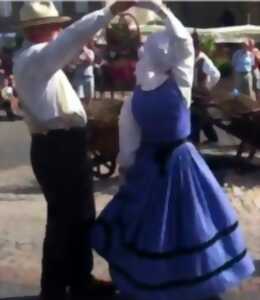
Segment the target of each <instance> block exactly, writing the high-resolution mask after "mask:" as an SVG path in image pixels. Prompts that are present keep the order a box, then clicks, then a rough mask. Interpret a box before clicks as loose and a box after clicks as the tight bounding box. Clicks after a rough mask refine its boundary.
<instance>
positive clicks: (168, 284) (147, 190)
mask: <svg viewBox="0 0 260 300" xmlns="http://www.w3.org/2000/svg"><path fill="white" fill-rule="evenodd" d="M138 4H139V5H141V7H142V8H144V7H145V8H149V9H151V10H153V11H154V12H155V13H157V14H158V15H159V16H160V17H161V18H162V20H163V22H164V24H165V29H164V30H162V31H160V32H156V33H153V34H152V35H150V36H148V38H147V40H146V42H145V43H144V46H143V52H142V51H140V52H139V60H138V62H137V65H136V87H135V89H134V92H133V95H132V96H130V98H129V99H128V100H127V101H125V102H124V104H123V107H122V110H121V114H120V118H119V145H120V152H119V163H120V168H121V170H124V177H125V180H124V183H123V184H122V185H121V186H120V188H119V191H118V192H117V193H116V195H115V196H114V197H113V199H112V200H111V201H110V202H109V203H108V205H107V206H106V207H105V208H104V210H103V211H102V212H101V214H100V215H99V217H98V219H97V222H96V225H95V226H94V228H93V234H92V235H93V245H94V249H96V251H97V252H98V253H99V254H100V255H101V256H103V257H104V258H105V259H106V260H107V261H108V264H109V268H110V273H111V276H112V279H113V281H114V283H115V284H116V286H117V287H118V289H119V291H120V292H121V294H122V299H135V300H150V299H160V300H162V299H163V300H198V299H200V300H206V299H207V300H209V299H211V300H212V299H217V297H216V296H217V295H219V294H222V293H223V292H224V291H225V290H228V289H231V288H234V287H236V286H238V285H239V284H240V283H241V282H242V281H243V280H245V279H246V278H248V277H250V276H251V274H252V273H253V271H254V265H253V261H252V259H251V257H250V255H248V253H247V249H246V245H245V242H244V239H243V237H242V235H241V232H240V229H239V226H238V219H237V216H236V213H235V211H234V209H233V208H232V206H231V204H230V201H229V199H228V198H227V195H226V194H225V193H224V191H223V190H222V187H221V186H220V185H219V183H218V182H217V180H216V179H215V177H214V175H213V174H212V172H211V171H210V169H209V167H208V166H207V164H206V163H205V161H204V160H203V158H202V157H201V156H200V154H199V152H198V151H197V150H196V148H195V147H194V146H193V145H192V144H191V143H190V142H188V141H187V139H188V137H189V134H190V110H189V107H190V103H191V89H192V81H193V68H194V49H193V44H192V38H191V36H190V34H189V32H188V31H187V29H186V28H185V27H184V26H183V25H182V23H181V22H180V21H179V20H178V19H177V18H176V17H175V16H174V14H173V13H172V12H171V11H170V10H168V9H167V8H166V7H165V6H164V5H162V4H161V5H160V4H158V3H156V2H155V1H154V2H153V1H146V2H145V1H142V2H140V3H139V2H137V5H138Z"/></svg>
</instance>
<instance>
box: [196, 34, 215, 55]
mask: <svg viewBox="0 0 260 300" xmlns="http://www.w3.org/2000/svg"><path fill="white" fill-rule="evenodd" d="M200 46H201V49H202V51H204V52H205V53H206V54H207V55H208V56H209V57H213V56H214V53H215V51H216V44H215V39H214V37H213V36H212V35H208V36H204V37H201V38H200Z"/></svg>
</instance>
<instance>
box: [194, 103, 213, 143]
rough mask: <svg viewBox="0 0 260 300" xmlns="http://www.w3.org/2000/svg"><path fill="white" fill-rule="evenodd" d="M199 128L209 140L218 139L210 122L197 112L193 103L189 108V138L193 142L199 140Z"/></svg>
mask: <svg viewBox="0 0 260 300" xmlns="http://www.w3.org/2000/svg"><path fill="white" fill-rule="evenodd" d="M205 113H206V112H205ZM201 130H202V131H203V132H204V134H205V136H206V138H207V139H208V141H209V142H217V141H218V135H217V132H216V130H215V129H214V126H213V125H212V123H211V122H209V121H208V120H206V119H205V117H204V116H203V115H201V113H200V112H198V109H197V108H196V105H194V104H193V105H192V108H191V140H192V142H193V143H195V144H198V143H199V142H200V131H201Z"/></svg>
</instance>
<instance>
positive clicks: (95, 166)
mask: <svg viewBox="0 0 260 300" xmlns="http://www.w3.org/2000/svg"><path fill="white" fill-rule="evenodd" d="M90 158H91V160H92V172H93V175H94V176H95V177H96V178H98V179H106V178H109V177H110V176H111V175H113V174H114V172H115V169H116V160H115V159H110V160H108V159H106V158H105V157H104V156H102V154H101V153H100V152H99V151H97V150H96V151H91V152H90Z"/></svg>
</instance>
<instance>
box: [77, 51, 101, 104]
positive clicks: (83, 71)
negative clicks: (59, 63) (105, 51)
mask: <svg viewBox="0 0 260 300" xmlns="http://www.w3.org/2000/svg"><path fill="white" fill-rule="evenodd" d="M94 61H95V53H94V51H93V50H91V49H90V48H88V47H87V46H84V47H83V49H82V51H81V53H80V55H79V56H78V58H77V59H76V60H75V70H74V71H73V75H72V86H73V87H74V89H75V90H76V92H77V94H78V96H79V98H80V99H81V101H82V102H83V104H84V105H85V106H86V105H87V104H88V103H89V101H90V100H91V99H93V98H94V94H95V78H94Z"/></svg>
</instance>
